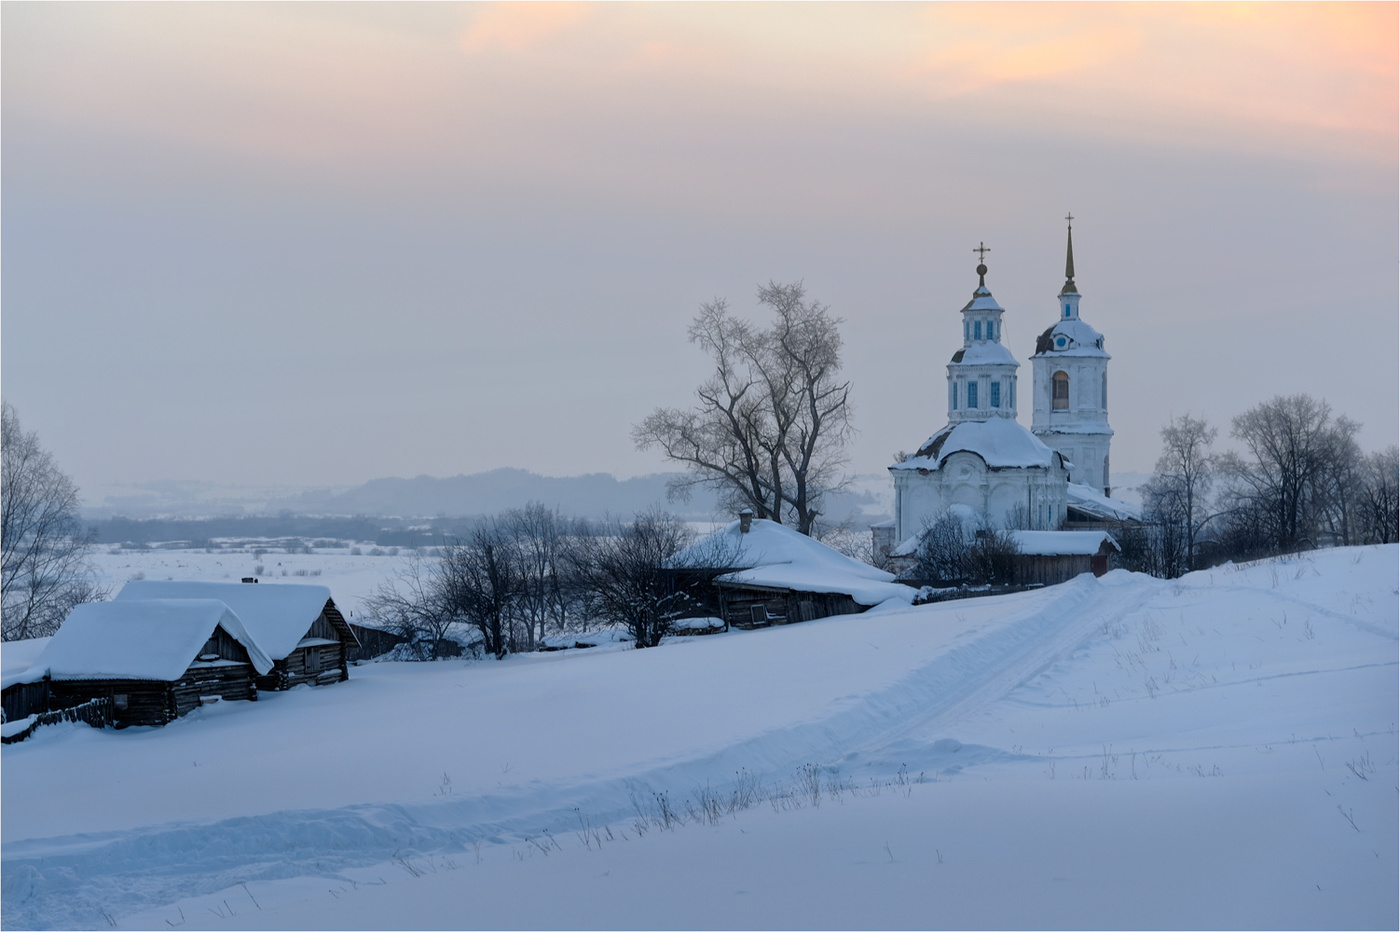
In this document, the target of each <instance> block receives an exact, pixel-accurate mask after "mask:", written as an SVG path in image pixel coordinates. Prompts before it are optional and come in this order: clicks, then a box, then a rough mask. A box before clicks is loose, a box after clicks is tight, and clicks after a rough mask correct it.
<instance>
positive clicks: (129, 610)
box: [29, 599, 272, 728]
mask: <svg viewBox="0 0 1400 932" xmlns="http://www.w3.org/2000/svg"><path fill="white" fill-rule="evenodd" d="M271 669H272V660H271V659H270V658H269V657H268V656H267V655H266V654H265V653H263V652H262V650H260V649H259V648H258V645H257V643H256V642H255V641H254V640H253V638H252V637H251V636H250V635H249V633H248V632H247V630H245V628H244V627H243V624H242V622H240V621H239V619H238V616H237V615H235V614H234V613H233V612H232V611H231V610H230V609H229V607H228V606H227V605H225V604H224V603H223V602H220V601H217V600H215V599H162V600H157V601H142V600H135V599H129V600H125V601H121V602H89V603H87V604H85V605H79V606H77V607H76V608H74V609H73V611H71V612H70V613H69V614H68V617H67V619H65V620H64V622H63V626H62V627H60V628H59V629H58V633H57V634H55V635H54V636H53V639H52V640H51V641H50V642H49V643H48V645H47V646H46V647H45V648H44V650H43V652H42V653H41V654H40V655H39V657H38V659H36V660H35V662H34V665H33V667H31V669H30V674H31V676H34V675H41V676H42V677H43V680H42V681H43V682H44V683H46V684H47V693H48V695H47V703H48V705H49V706H50V708H49V709H48V710H45V711H54V710H59V709H71V708H74V707H77V706H82V705H84V704H87V703H94V702H98V701H100V702H101V703H102V704H104V705H106V704H108V703H110V719H111V721H112V723H113V724H115V725H116V726H117V727H118V728H123V727H126V726H128V725H164V724H166V723H167V722H171V721H174V720H175V719H177V718H179V717H180V716H182V715H185V714H186V713H188V712H191V711H193V710H194V709H197V708H199V707H200V706H201V705H203V704H205V703H208V702H211V701H215V700H219V699H234V700H236V699H250V700H251V699H257V697H258V693H257V689H256V687H255V686H254V685H253V680H254V677H255V676H257V675H259V674H264V673H267V672H268V671H270V670H271ZM29 711H30V714H38V713H39V710H37V709H31V710H29Z"/></svg>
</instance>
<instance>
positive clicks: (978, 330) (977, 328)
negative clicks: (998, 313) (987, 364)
mask: <svg viewBox="0 0 1400 932" xmlns="http://www.w3.org/2000/svg"><path fill="white" fill-rule="evenodd" d="M972 339H974V340H980V339H982V321H980V320H979V321H977V322H976V323H974V324H973V325H972Z"/></svg>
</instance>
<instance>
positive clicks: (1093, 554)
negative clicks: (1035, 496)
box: [1011, 531, 1119, 586]
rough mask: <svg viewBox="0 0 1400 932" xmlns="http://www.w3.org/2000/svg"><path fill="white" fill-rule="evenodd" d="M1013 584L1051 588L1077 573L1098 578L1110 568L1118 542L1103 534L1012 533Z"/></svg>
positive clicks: (1063, 532)
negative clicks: (1014, 544) (1014, 575)
mask: <svg viewBox="0 0 1400 932" xmlns="http://www.w3.org/2000/svg"><path fill="white" fill-rule="evenodd" d="M1011 533H1012V536H1013V537H1014V538H1015V539H1016V545H1017V546H1018V547H1019V548H1020V550H1021V552H1020V553H1018V554H1017V555H1016V582H1017V583H1018V584H1020V585H1023V586H1029V585H1033V584H1036V583H1039V584H1041V585H1045V586H1053V585H1055V584H1056V583H1062V582H1065V581H1066V580H1069V579H1073V578H1074V577H1076V576H1078V575H1080V574H1081V573H1093V574H1094V575H1095V576H1102V575H1103V574H1104V573H1107V572H1108V571H1109V569H1111V568H1112V561H1113V558H1114V557H1116V556H1117V554H1118V550H1119V548H1118V542H1117V541H1116V540H1114V539H1113V535H1112V534H1109V533H1108V532H1107V531H1012V532H1011Z"/></svg>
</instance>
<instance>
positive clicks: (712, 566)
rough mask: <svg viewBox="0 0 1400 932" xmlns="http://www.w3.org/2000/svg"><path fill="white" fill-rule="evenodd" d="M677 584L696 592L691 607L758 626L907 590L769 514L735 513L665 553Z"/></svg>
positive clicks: (849, 610) (908, 593)
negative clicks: (727, 521)
mask: <svg viewBox="0 0 1400 932" xmlns="http://www.w3.org/2000/svg"><path fill="white" fill-rule="evenodd" d="M672 573H673V574H674V576H675V579H676V588H677V589H686V590H689V591H692V592H695V593H697V595H698V598H696V599H695V600H694V614H696V615H697V616H699V615H715V616H718V617H719V618H721V619H723V620H724V623H725V624H726V625H733V626H734V627H737V628H761V627H767V626H769V625H784V624H791V623H793V622H797V621H811V620H812V619H814V618H825V617H828V616H830V615H851V614H855V613H857V612H863V611H865V610H866V609H867V608H870V607H871V606H873V605H878V604H880V603H881V602H884V601H885V600H887V599H900V600H902V601H904V602H906V603H907V602H909V601H910V600H911V599H912V598H913V594H914V590H913V589H911V588H910V587H908V586H905V585H903V584H901V583H897V582H895V581H894V576H893V575H891V574H890V573H886V572H885V571H883V570H879V569H876V568H875V567H873V566H870V565H869V564H867V563H862V562H860V561H859V560H853V559H851V558H850V557H848V556H846V555H845V554H842V553H839V552H838V551H835V550H833V549H831V548H830V547H828V546H826V545H825V544H823V543H822V542H821V541H819V540H816V539H814V538H811V537H808V536H806V535H805V534H799V533H797V532H796V531H794V530H793V529H792V528H789V527H784V526H783V525H781V524H777V523H775V522H773V521H767V520H764V519H760V518H753V517H752V516H751V515H740V517H739V520H737V521H733V522H731V523H730V524H728V525H727V526H725V527H723V528H721V529H720V530H718V531H715V532H714V533H713V534H711V535H709V536H708V537H705V538H703V539H702V540H700V541H699V542H698V543H696V544H695V545H693V546H691V547H690V548H688V549H687V550H685V551H683V552H682V553H680V554H678V555H677V556H676V557H675V558H673V560H672Z"/></svg>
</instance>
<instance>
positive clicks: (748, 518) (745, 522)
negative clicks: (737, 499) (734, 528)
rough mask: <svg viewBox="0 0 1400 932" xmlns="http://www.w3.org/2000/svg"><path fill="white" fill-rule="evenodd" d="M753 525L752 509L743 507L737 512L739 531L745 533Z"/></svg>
mask: <svg viewBox="0 0 1400 932" xmlns="http://www.w3.org/2000/svg"><path fill="white" fill-rule="evenodd" d="M752 525H753V509H751V508H745V509H744V510H743V511H741V512H739V533H740V534H747V533H748V532H749V528H750V527H751V526H752Z"/></svg>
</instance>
